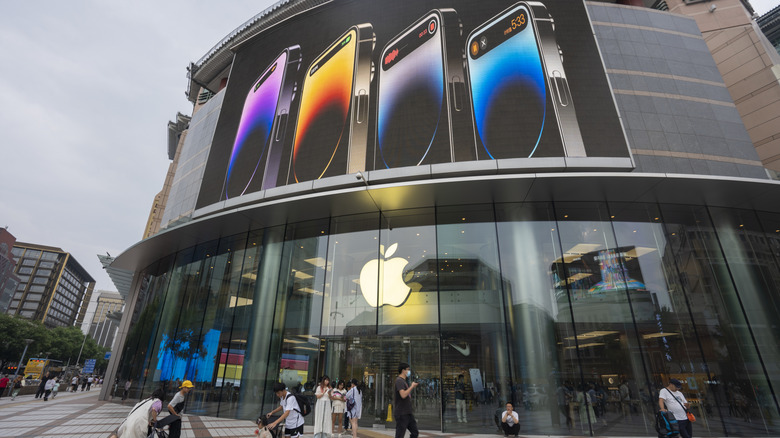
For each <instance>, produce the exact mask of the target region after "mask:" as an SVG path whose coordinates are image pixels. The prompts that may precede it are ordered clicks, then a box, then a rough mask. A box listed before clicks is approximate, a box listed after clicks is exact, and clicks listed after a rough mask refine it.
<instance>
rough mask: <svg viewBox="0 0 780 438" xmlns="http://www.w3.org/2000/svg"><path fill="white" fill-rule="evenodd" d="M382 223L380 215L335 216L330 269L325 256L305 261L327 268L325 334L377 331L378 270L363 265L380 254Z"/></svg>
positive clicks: (332, 226)
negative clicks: (365, 268)
mask: <svg viewBox="0 0 780 438" xmlns="http://www.w3.org/2000/svg"><path fill="white" fill-rule="evenodd" d="M379 223H380V222H379V215H378V214H368V215H359V216H350V217H346V218H334V219H333V220H332V223H331V237H330V242H329V243H328V253H327V268H326V261H325V259H322V258H319V256H318V258H310V259H308V260H307V261H306V262H307V263H309V264H314V265H315V266H317V265H319V267H321V268H326V269H327V273H326V274H325V275H326V279H327V280H326V282H325V299H324V302H323V304H324V306H323V310H322V335H323V336H344V335H349V336H361V335H375V334H376V323H377V319H376V318H377V312H376V307H375V304H376V302H377V301H378V295H376V296H371V293H370V292H373V291H377V294H378V287H377V286H374V285H378V284H379V277H378V274H379V271H378V270H375V271H373V272H368V270H366V271H364V270H363V267H364V266H365V265H366V264H368V263H370V262H371V260H376V259H378V258H379V257H380V256H381V255H380V253H379V252H380V245H379V240H378V239H379V231H378V227H379ZM362 283H366V286H363V285H362ZM372 303H373V305H372ZM354 377H358V376H354Z"/></svg>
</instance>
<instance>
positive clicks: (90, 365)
mask: <svg viewBox="0 0 780 438" xmlns="http://www.w3.org/2000/svg"><path fill="white" fill-rule="evenodd" d="M96 362H97V359H87V360H86V361H85V362H84V368H83V369H82V370H81V372H82V373H84V374H91V373H93V372H95V363H96Z"/></svg>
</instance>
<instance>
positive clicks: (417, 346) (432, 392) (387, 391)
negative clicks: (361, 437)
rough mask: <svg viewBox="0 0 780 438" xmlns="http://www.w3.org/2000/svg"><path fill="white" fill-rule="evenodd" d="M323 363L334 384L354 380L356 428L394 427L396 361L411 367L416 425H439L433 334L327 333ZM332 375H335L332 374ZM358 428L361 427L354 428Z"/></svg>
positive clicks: (436, 347)
mask: <svg viewBox="0 0 780 438" xmlns="http://www.w3.org/2000/svg"><path fill="white" fill-rule="evenodd" d="M323 350H324V352H325V353H324V361H323V363H325V364H326V365H325V367H326V368H327V369H328V370H332V371H333V375H332V376H331V378H332V379H333V380H332V381H333V382H334V384H337V383H338V382H339V381H344V380H346V379H345V378H342V376H358V377H354V378H356V379H357V380H358V382H359V385H360V389H361V391H362V396H363V411H362V415H361V418H360V422H359V425H360V427H367V428H372V427H373V426H374V425H382V424H384V425H385V427H387V428H388V429H394V428H395V423H393V422H392V421H388V420H392V417H391V416H390V414H392V412H388V411H389V410H390V411H391V410H392V409H391V406H392V403H393V391H394V388H395V379H396V377H397V376H398V364H399V363H400V362H406V363H409V364H416V365H413V366H412V378H411V379H410V380H411V381H415V382H418V384H419V386H418V387H417V388H415V389H414V391H413V392H412V403H413V406H414V416H415V419H416V420H417V423H418V427H419V428H420V429H429V430H439V429H440V428H441V415H440V412H441V385H440V379H439V373H440V363H439V356H438V354H436V353H435V352H437V351H439V340H438V339H437V338H436V337H432V336H382V337H376V336H368V337H366V336H361V337H349V336H345V337H336V338H326V339H325V340H324V342H323ZM333 376H336V377H333ZM359 433H360V432H359Z"/></svg>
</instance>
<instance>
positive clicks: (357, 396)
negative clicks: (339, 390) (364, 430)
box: [346, 379, 363, 438]
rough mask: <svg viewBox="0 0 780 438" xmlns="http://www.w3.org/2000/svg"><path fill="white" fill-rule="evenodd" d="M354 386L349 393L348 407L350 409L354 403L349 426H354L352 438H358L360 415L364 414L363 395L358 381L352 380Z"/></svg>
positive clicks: (349, 413) (350, 411)
mask: <svg viewBox="0 0 780 438" xmlns="http://www.w3.org/2000/svg"><path fill="white" fill-rule="evenodd" d="M351 383H352V386H351V387H350V388H349V391H347V396H346V399H347V406H348V407H349V405H350V404H352V402H354V406H352V409H349V411H348V415H349V424H350V425H352V438H357V430H358V420H360V413H361V412H363V393H362V392H361V391H360V388H358V380H357V379H352V382H351Z"/></svg>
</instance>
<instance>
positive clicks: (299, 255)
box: [268, 221, 328, 424]
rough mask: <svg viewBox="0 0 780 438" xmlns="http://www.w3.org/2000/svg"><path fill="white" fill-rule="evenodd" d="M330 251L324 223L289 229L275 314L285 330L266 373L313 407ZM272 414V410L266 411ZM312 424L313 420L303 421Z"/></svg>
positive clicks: (296, 226)
mask: <svg viewBox="0 0 780 438" xmlns="http://www.w3.org/2000/svg"><path fill="white" fill-rule="evenodd" d="M327 250H328V223H327V222H326V221H313V222H307V223H305V224H296V225H294V226H290V227H288V229H287V232H286V237H285V244H284V254H283V255H282V265H281V269H280V271H279V289H278V293H277V302H276V305H277V314H279V315H283V316H282V320H281V323H282V325H283V329H282V331H281V337H280V339H279V340H278V341H279V343H280V345H278V347H277V348H279V349H276V350H273V351H280V350H281V355H274V356H271V361H270V362H271V363H269V367H273V366H275V367H276V369H275V372H274V370H273V368H271V369H269V373H270V372H273V375H274V381H281V382H282V383H285V384H286V385H287V387H288V388H289V389H290V391H291V392H296V393H303V394H305V395H306V396H308V397H309V399H310V401H311V403H312V406H314V401H315V397H314V387H315V383H316V382H317V381H318V368H319V353H320V341H319V333H320V319H321V315H322V314H323V313H322V312H323V310H322V302H323V290H325V289H326V288H327V287H326V284H325V281H326V276H327V274H326V263H325V257H326V255H327ZM268 410H271V409H268ZM305 420H306V423H307V424H312V422H313V421H314V416H313V415H312V416H309V417H306V418H305Z"/></svg>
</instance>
